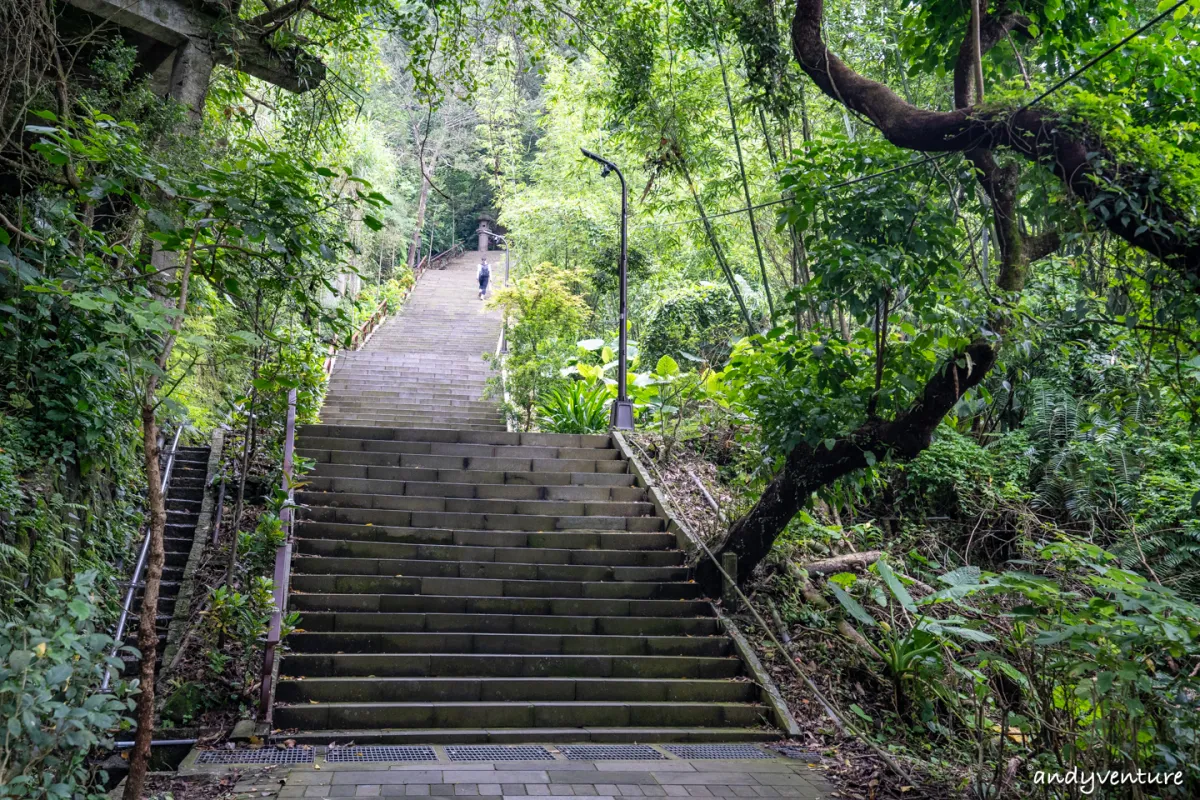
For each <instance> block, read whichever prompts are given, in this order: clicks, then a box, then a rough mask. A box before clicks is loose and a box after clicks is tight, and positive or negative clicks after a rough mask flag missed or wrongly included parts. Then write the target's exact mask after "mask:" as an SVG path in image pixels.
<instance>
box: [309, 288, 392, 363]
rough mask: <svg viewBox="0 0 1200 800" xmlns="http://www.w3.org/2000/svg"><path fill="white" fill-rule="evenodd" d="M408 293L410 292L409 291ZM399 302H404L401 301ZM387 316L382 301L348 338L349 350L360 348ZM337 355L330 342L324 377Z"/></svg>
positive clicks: (384, 303) (385, 301)
mask: <svg viewBox="0 0 1200 800" xmlns="http://www.w3.org/2000/svg"><path fill="white" fill-rule="evenodd" d="M409 291H410V292H411V291H412V290H411V289H410V290H409ZM405 297H408V295H405ZM401 302H404V301H403V300H402V301H401ZM387 314H388V302H387V300H384V301H383V302H382V303H380V304H379V307H378V308H376V309H375V313H374V314H372V315H371V318H370V319H369V320H367V321H366V322H364V323H363V324H362V327H361V328H359V329H358V330H357V331H355V332H354V335H353V336H351V337H350V349H351V350H357V349H358V348H360V347H362V346H363V344H364V343H365V342H366V341H367V337H368V336H370V335H371V334H372V333H374V332H375V329H376V328H378V327H379V323H381V322H383V320H384V319H385V318H386V317H387ZM337 354H338V349H337V345H335V344H333V343H332V342H331V343H330V345H329V352H328V353H327V354H326V355H325V364H324V367H323V369H324V370H325V374H326V375H329V374H331V373H332V372H333V364H334V362H335V361H337Z"/></svg>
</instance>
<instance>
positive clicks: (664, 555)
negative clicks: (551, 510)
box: [294, 539, 684, 567]
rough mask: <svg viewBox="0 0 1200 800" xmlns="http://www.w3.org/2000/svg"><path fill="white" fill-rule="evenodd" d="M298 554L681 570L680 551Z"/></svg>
mask: <svg viewBox="0 0 1200 800" xmlns="http://www.w3.org/2000/svg"><path fill="white" fill-rule="evenodd" d="M294 552H295V553H296V554H297V555H315V556H340V557H343V558H369V559H420V560H424V561H472V562H480V561H483V562H496V563H498V564H512V563H518V564H586V565H600V566H604V567H682V566H683V565H684V554H683V553H682V552H681V551H679V550H570V549H566V548H547V547H496V546H465V545H443V544H414V543H408V542H387V541H380V542H363V541H345V540H337V539H298V540H297V542H296V546H295V550H294Z"/></svg>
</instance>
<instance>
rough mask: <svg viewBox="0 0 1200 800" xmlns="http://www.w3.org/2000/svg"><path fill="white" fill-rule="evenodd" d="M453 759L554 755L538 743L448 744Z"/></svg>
mask: <svg viewBox="0 0 1200 800" xmlns="http://www.w3.org/2000/svg"><path fill="white" fill-rule="evenodd" d="M446 755H447V756H449V757H450V760H451V761H553V760H554V756H553V755H551V753H550V751H549V750H547V749H546V748H544V747H537V746H536V745H513V746H506V745H494V744H464V745H447V746H446Z"/></svg>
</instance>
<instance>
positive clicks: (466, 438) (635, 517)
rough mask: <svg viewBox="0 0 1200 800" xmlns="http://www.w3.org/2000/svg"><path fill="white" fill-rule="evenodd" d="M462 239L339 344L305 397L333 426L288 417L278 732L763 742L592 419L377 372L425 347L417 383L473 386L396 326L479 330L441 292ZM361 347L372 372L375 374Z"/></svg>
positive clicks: (479, 382) (617, 458)
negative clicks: (350, 344) (588, 432)
mask: <svg viewBox="0 0 1200 800" xmlns="http://www.w3.org/2000/svg"><path fill="white" fill-rule="evenodd" d="M474 256H475V254H471V257H470V258H463V259H459V261H458V262H457V263H455V264H452V265H451V268H450V269H449V270H447V272H446V273H445V274H442V273H436V272H435V273H430V274H427V275H426V276H425V277H423V278H422V281H421V283H420V284H419V285H418V288H417V290H416V291H415V293H414V296H413V298H412V302H411V304H410V306H409V307H408V308H406V309H405V311H404V313H403V314H402V315H401V316H400V317H399V318H398V319H393V320H389V321H388V322H387V323H386V324H385V325H384V327H383V328H382V329H381V331H380V332H379V333H377V334H376V337H375V338H374V339H373V340H372V342H371V349H369V350H368V352H369V353H370V352H374V353H376V354H377V355H376V356H375V357H373V358H363V359H358V358H353V357H351V358H349V359H346V360H345V361H339V368H340V372H341V381H340V383H339V385H338V386H337V387H334V388H333V389H331V391H330V394H329V397H328V399H327V406H326V408H327V409H329V411H328V415H327V414H326V412H322V418H323V420H325V422H326V423H332V424H321V425H310V426H306V427H304V428H302V430H301V431H300V438H299V441H298V453H299V454H300V455H302V456H305V457H307V458H312V459H314V460H315V461H316V467H315V469H314V470H313V472H312V473H311V474H310V476H308V477H307V479H306V480H307V485H306V486H305V487H304V488H303V490H302V491H300V492H298V494H297V502H298V503H299V504H301V505H302V506H303V507H304V509H303V511H302V514H301V517H300V521H299V522H298V524H297V527H296V536H297V543H296V548H295V555H294V556H293V562H292V568H293V576H292V582H291V598H290V610H293V611H299V612H300V614H301V623H300V625H301V628H302V629H303V630H302V631H300V632H296V633H294V634H292V635H291V636H289V637H288V639H287V645H288V647H289V648H290V649H289V650H288V652H286V653H285V654H284V656H283V659H282V663H281V667H280V681H279V683H278V685H277V690H276V703H275V706H274V710H273V713H274V727H275V728H276V729H279V730H280V731H281V732H280V733H278V734H277V735H278V736H279V737H281V738H290V739H297V740H299V741H307V742H311V743H321V744H326V743H328V742H330V741H340V742H347V741H350V740H353V741H354V742H357V743H366V742H379V743H479V742H546V741H554V742H564V743H566V742H584V741H595V742H670V741H675V742H679V741H695V742H730V741H752V740H767V739H773V738H778V735H779V734H778V731H777V730H775V729H774V728H773V727H772V726H771V724H770V723H769V722H768V720H770V719H771V713H770V711H769V709H768V708H767V706H766V705H764V704H763V703H762V702H760V697H761V696H762V690H761V687H759V686H758V685H757V684H756V683H755V682H754V681H753V680H752V679H750V678H749V677H747V668H746V665H745V664H743V662H742V661H741V659H740V658H739V657H738V655H737V653H736V651H735V648H734V646H733V643H732V642H731V640H730V638H729V637H728V636H726V635H725V633H724V632H723V630H722V627H721V623H720V621H719V620H718V618H717V617H716V612H715V611H714V609H713V606H712V605H711V604H710V603H709V602H708V601H707V600H706V599H705V598H704V597H703V596H702V592H701V589H700V587H699V586H698V585H697V584H695V583H693V582H691V580H690V575H689V571H688V569H687V567H686V566H685V558H684V554H683V553H682V552H681V551H680V550H679V549H677V546H676V540H675V536H674V535H673V534H671V533H668V532H666V529H665V520H664V519H662V518H661V517H659V516H656V515H655V512H654V507H653V505H652V504H651V503H650V502H648V498H647V497H646V494H645V492H644V491H643V490H642V489H640V488H638V487H637V486H636V485H635V477H634V475H632V474H631V473H630V471H629V465H628V464H627V462H626V461H624V460H623V459H622V458H621V455H620V452H619V450H617V449H616V448H615V447H614V444H613V442H612V440H611V438H610V437H609V436H608V435H599V436H576V435H556V434H541V433H509V432H506V431H504V430H503V425H502V420H501V421H500V422H497V423H496V424H495V425H492V424H491V423H490V422H488V420H490V419H492V418H493V417H492V416H491V415H492V414H494V413H495V411H494V405H492V406H491V408H492V411H488V412H475V411H474V410H472V411H470V412H463V411H460V410H459V409H462V408H468V409H474V408H475V406H470V405H467V406H462V405H453V404H442V403H440V402H438V401H437V400H436V399H432V398H429V397H426V396H424V395H422V394H421V391H422V390H423V389H424V388H425V385H424V384H422V385H421V386H419V387H418V388H417V389H413V388H411V387H410V385H409V384H406V383H404V382H401V381H400V380H399V378H395V377H389V375H391V376H399V375H403V374H406V370H409V369H411V368H412V367H413V365H417V364H421V363H426V362H428V363H436V359H437V358H441V359H442V361H443V363H444V364H445V365H446V366H445V367H444V368H443V369H442V370H440V371H438V370H434V372H435V373H436V374H437V375H438V377H435V378H433V379H432V382H433V383H435V384H436V385H438V386H440V387H443V388H444V389H445V391H446V393H453V394H454V396H455V397H459V398H462V399H463V400H464V401H466V402H475V401H478V399H479V397H480V395H481V392H482V389H483V383H484V381H485V380H486V377H487V372H486V371H485V370H478V369H476V368H475V367H474V366H471V359H472V357H470V356H468V355H467V354H466V353H465V352H464V353H463V354H458V353H455V352H449V351H447V352H443V350H444V347H443V342H441V341H439V337H438V336H430V337H428V338H426V339H409V340H405V339H404V338H403V337H401V336H399V335H398V334H397V331H398V330H401V329H404V330H434V329H436V327H437V326H438V325H439V324H440V323H439V320H440V319H441V316H442V315H443V314H445V315H448V316H449V317H451V318H453V319H455V320H456V322H455V327H456V336H457V338H458V339H459V340H460V341H464V342H465V341H476V342H479V343H480V346H479V348H478V352H476V353H475V354H474V356H473V358H474V359H476V360H480V361H481V359H480V358H479V357H480V355H481V353H482V352H483V351H485V350H490V349H493V348H494V346H495V336H496V335H497V334H498V320H496V319H495V318H494V316H493V315H490V314H489V313H487V312H485V311H483V310H482V309H481V308H480V306H479V303H478V299H477V298H476V297H475V294H474V293H473V292H472V291H471V288H472V287H471V285H470V284H469V283H465V284H462V285H461V288H459V287H458V286H455V291H456V292H457V294H453V293H451V292H450V291H449V290H448V289H447V287H448V286H451V285H454V284H453V282H454V281H456V280H458V279H459V278H460V277H461V273H467V272H469V274H470V276H471V277H473V274H474ZM456 273H459V274H456ZM426 294H431V295H438V296H441V295H446V296H447V297H449V298H450V299H449V300H446V301H445V302H444V303H438V304H435V303H432V302H425V301H426V299H427V298H426ZM485 333H486V334H487V335H486V336H485V335H484V334H485ZM489 337H490V338H491V342H490V347H488V346H484V345H483V342H484V341H485V339H486V338H489ZM377 362H384V363H387V364H388V365H389V367H388V369H389V370H390V373H387V374H384V375H381V376H378V377H371V376H372V372H373V368H374V365H375V363H377ZM460 363H461V364H462V365H463V366H461V367H460V366H459V365H460ZM374 381H378V382H379V385H381V386H382V387H384V388H382V389H380V390H379V391H381V392H383V393H384V394H382V395H378V396H379V397H385V398H388V400H387V402H386V403H385V404H382V405H379V406H378V408H379V410H378V411H377V412H375V411H372V409H373V408H376V407H377V406H376V405H375V401H371V402H362V401H361V399H360V398H359V399H358V400H357V402H358V405H355V403H356V397H355V395H354V392H356V391H357V389H356V387H361V386H366V385H373V382H374ZM400 407H405V408H408V407H411V408H412V409H413V410H412V411H411V412H406V413H409V414H410V415H411V416H410V417H406V418H405V419H404V420H403V421H402V422H401V421H398V420H397V419H396V417H395V416H393V414H392V409H394V408H400ZM350 408H356V409H358V410H357V412H356V414H355V416H353V418H352V420H353V421H350V420H351V418H349V417H347V413H348V412H347V409H350ZM373 414H377V416H372V415H373ZM417 418H419V419H420V420H422V421H423V422H424V424H423V425H421V426H416V425H413V424H411V420H412V419H417ZM404 423H409V424H404ZM496 428H499V429H498V430H497V429H496Z"/></svg>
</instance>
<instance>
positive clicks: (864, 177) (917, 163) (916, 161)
mask: <svg viewBox="0 0 1200 800" xmlns="http://www.w3.org/2000/svg"><path fill="white" fill-rule="evenodd" d="M957 154H958V153H957V151H955V150H949V151H947V152H945V153H938V154H937V155H936V156H925V157H924V158H918V159H914V160H913V161H910V162H909V163H907V164H901V165H900V166H898V167H892V168H890V169H884V170H880V171H879V172H872V173H870V174H868V175H860V176H859V177H857V178H851V179H850V180H846V181H841V182H840V183H831V184H830V185H828V186H822V187H821V188H820V191H822V192H829V191H832V190H834V189H841V188H844V187H846V186H853V185H854V184H856V183H866V182H867V181H873V180H875V179H876V178H882V177H883V176H884V175H890V174H892V173H893V172H902V171H904V170H906V169H912V168H913V167H919V166H921V165H922V164H929V163H932V162H934V161H941V160H942V159H943V158H947V157H948V156H952V155H957ZM790 200H791V198H790V197H781V198H779V199H778V200H768V201H767V202H765V203H758V204H757V205H753V206H749V208H752V209H754V210H755V211H757V210H758V209H760V208H766V207H768V206H777V205H779V204H780V203H787V202H789V201H790ZM746 210H747V208H735V209H733V210H732V211H720V212H718V213H716V214H709V215H708V218H709V219H710V220H713V219H718V218H720V217H729V216H732V215H734V214H744V213H745V212H746ZM702 221H703V220H702V219H701V218H700V217H695V218H694V219H685V220H680V221H679V222H657V223H656V222H648V223H645V224H646V225H658V226H659V227H663V228H670V227H674V226H676V225H687V224H690V223H693V222H702ZM639 227H640V226H639Z"/></svg>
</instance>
